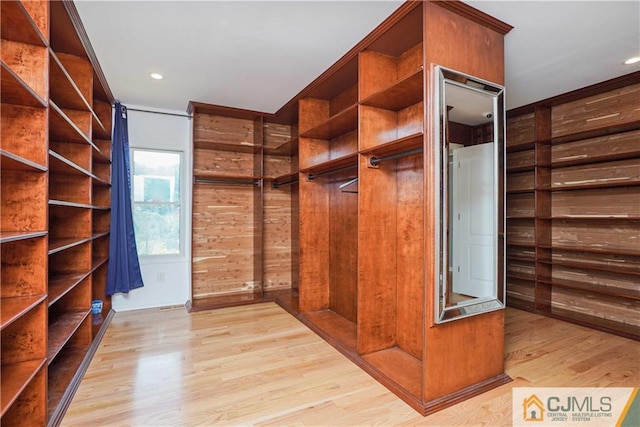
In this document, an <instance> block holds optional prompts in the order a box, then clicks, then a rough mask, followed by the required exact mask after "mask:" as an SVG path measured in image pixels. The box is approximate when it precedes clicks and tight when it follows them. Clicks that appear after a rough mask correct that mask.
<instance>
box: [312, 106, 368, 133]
mask: <svg viewBox="0 0 640 427" xmlns="http://www.w3.org/2000/svg"><path fill="white" fill-rule="evenodd" d="M357 128H358V104H353V105H352V106H350V107H348V108H345V109H344V110H342V111H341V112H339V113H338V114H335V115H333V116H331V117H329V119H327V120H326V121H324V122H323V123H321V124H319V125H317V126H315V127H313V128H311V129H309V130H308V131H306V132H304V133H302V134H301V135H300V137H302V138H312V139H324V140H331V139H334V138H335V137H337V136H340V135H344V134H345V133H349V132H351V131H354V130H356V129H357Z"/></svg>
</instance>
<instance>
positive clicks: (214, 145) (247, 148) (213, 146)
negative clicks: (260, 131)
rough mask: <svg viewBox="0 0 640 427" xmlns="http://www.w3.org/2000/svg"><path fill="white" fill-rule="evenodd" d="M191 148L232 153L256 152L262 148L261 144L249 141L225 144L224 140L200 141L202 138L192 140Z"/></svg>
mask: <svg viewBox="0 0 640 427" xmlns="http://www.w3.org/2000/svg"><path fill="white" fill-rule="evenodd" d="M193 148H197V149H201V150H220V151H231V152H234V153H252V154H256V153H259V152H260V151H261V150H262V145H260V144H251V143H243V144H227V143H224V142H212V141H202V140H194V141H193Z"/></svg>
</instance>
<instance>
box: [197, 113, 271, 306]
mask: <svg viewBox="0 0 640 427" xmlns="http://www.w3.org/2000/svg"><path fill="white" fill-rule="evenodd" d="M190 113H191V114H193V211H192V218H193V226H192V230H193V238H192V256H193V263H192V272H193V273H192V283H191V286H192V298H191V301H190V303H189V308H190V310H192V311H197V310H202V309H207V308H213V307H221V306H227V305H232V304H233V302H234V301H235V302H236V303H253V302H261V301H262V300H263V298H262V296H263V289H262V250H261V246H262V240H261V239H262V220H261V218H262V205H263V192H262V176H263V173H262V133H263V118H262V116H261V115H260V114H258V113H255V114H253V113H251V112H247V111H243V112H236V114H232V115H230V116H223V115H219V114H218V112H217V111H210V110H209V109H208V108H207V106H206V105H202V104H197V103H192V104H191V105H190Z"/></svg>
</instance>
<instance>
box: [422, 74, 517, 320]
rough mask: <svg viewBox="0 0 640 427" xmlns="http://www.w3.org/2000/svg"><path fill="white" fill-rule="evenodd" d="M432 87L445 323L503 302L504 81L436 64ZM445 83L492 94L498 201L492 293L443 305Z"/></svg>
mask: <svg viewBox="0 0 640 427" xmlns="http://www.w3.org/2000/svg"><path fill="white" fill-rule="evenodd" d="M433 76H434V79H435V81H434V86H433V87H434V88H435V89H436V90H435V104H434V105H435V107H436V109H435V113H436V114H434V116H435V123H434V126H435V130H436V132H435V137H436V139H435V141H436V144H437V145H438V149H436V150H435V151H436V164H435V168H434V175H433V178H434V179H435V182H437V183H438V184H437V185H438V187H439V191H437V192H436V194H435V200H434V203H435V205H434V206H435V213H436V215H435V227H436V228H435V229H436V233H435V234H436V236H435V237H436V245H435V265H436V268H435V277H434V279H435V282H434V283H435V284H436V286H435V307H434V309H435V310H434V313H435V323H436V324H440V323H445V322H450V321H453V320H457V319H462V318H466V317H470V316H475V315H478V314H482V313H488V312H491V311H496V310H501V309H504V307H505V302H506V301H505V297H506V291H505V286H506V271H505V263H504V256H505V253H506V241H505V233H504V231H505V226H506V224H505V222H506V219H505V123H506V111H505V96H504V93H505V88H504V86H502V85H498V84H496V83H492V82H489V81H486V80H482V79H479V78H477V77H474V76H470V75H468V74H465V73H461V72H458V71H455V70H452V69H449V68H445V67H442V66H439V65H436V66H434V72H433ZM447 84H451V85H455V86H458V87H460V88H465V89H468V90H471V91H474V92H478V93H480V94H483V95H484V96H490V97H492V99H493V111H492V113H493V142H494V148H493V154H494V158H493V164H494V188H493V194H494V203H496V204H497V206H496V205H494V206H495V207H496V209H495V212H496V215H495V216H496V218H495V219H494V220H495V233H494V245H495V246H494V248H495V258H494V265H493V268H494V288H493V289H494V292H493V295H492V296H488V297H476V298H471V299H468V300H465V301H461V302H459V303H457V304H455V305H452V306H446V301H447V292H448V287H449V283H448V271H445V270H447V268H446V266H447V265H448V257H449V252H448V251H449V248H448V245H449V242H448V240H447V224H448V221H449V218H448V210H449V209H448V204H447V203H444V202H443V201H445V200H448V199H447V197H448V194H447V193H448V164H449V152H448V146H447V141H446V137H445V135H446V134H447V123H446V120H445V115H446V114H447V105H446V99H445V97H446V95H445V87H446V85H447Z"/></svg>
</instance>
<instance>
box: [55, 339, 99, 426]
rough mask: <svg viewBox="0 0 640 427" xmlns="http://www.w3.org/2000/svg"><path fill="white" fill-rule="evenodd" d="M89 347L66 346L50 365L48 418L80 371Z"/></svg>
mask: <svg viewBox="0 0 640 427" xmlns="http://www.w3.org/2000/svg"><path fill="white" fill-rule="evenodd" d="M88 348H89V347H88V346H86V347H73V348H65V349H64V351H62V352H60V354H59V355H58V357H56V359H55V361H54V362H53V363H52V364H51V365H49V380H48V382H47V388H48V393H47V400H48V405H47V419H50V418H51V416H52V415H53V413H54V412H56V410H57V409H58V406H59V405H60V403H61V402H62V401H63V399H62V397H63V396H64V394H65V393H66V392H67V390H68V389H69V385H70V384H71V381H72V380H73V378H74V376H75V375H76V373H77V372H78V368H79V367H80V364H81V363H82V361H83V360H84V357H85V355H86V354H87V350H88Z"/></svg>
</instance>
